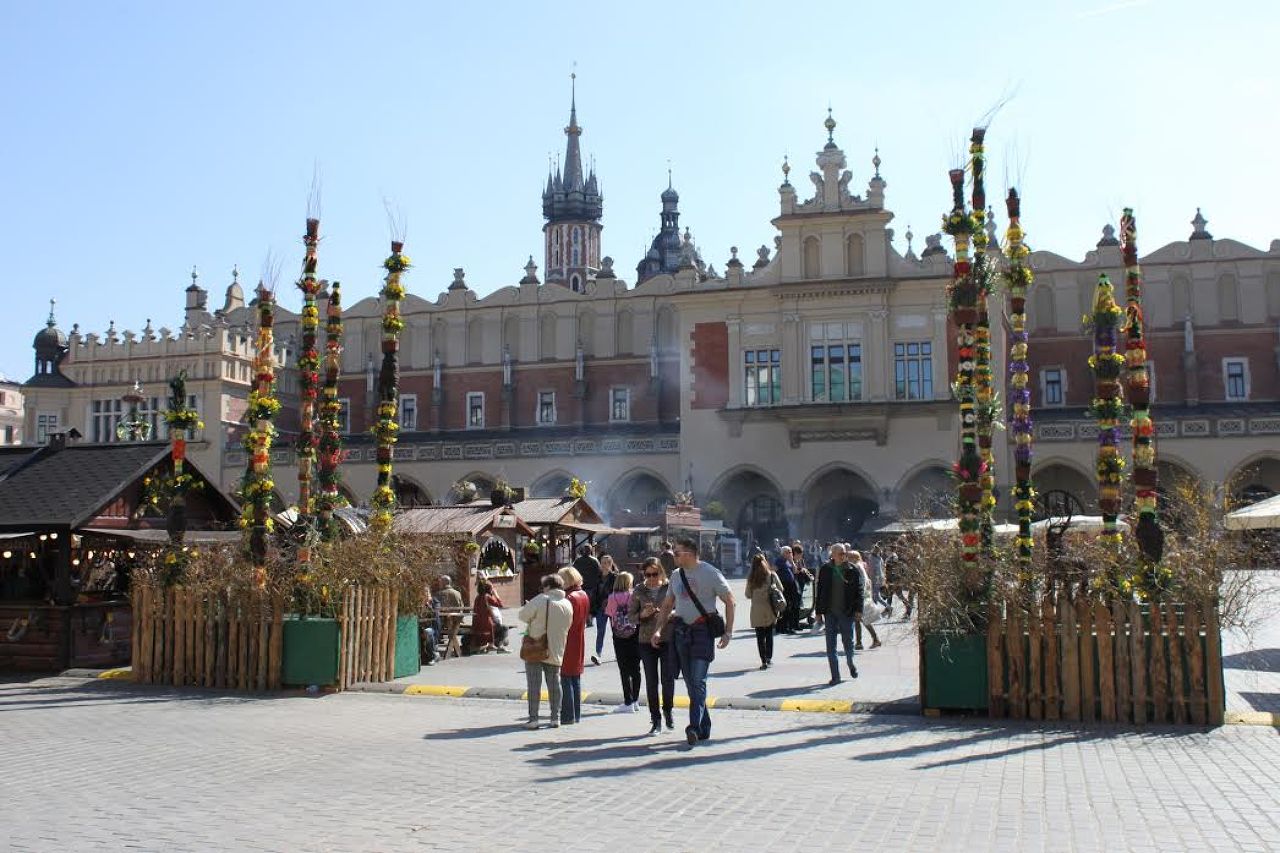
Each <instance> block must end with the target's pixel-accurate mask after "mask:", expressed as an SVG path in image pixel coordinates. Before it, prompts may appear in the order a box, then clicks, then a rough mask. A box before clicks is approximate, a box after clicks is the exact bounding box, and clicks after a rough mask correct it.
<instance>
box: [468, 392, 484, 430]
mask: <svg viewBox="0 0 1280 853" xmlns="http://www.w3.org/2000/svg"><path fill="white" fill-rule="evenodd" d="M467 429H484V392H483V391H469V392H467Z"/></svg>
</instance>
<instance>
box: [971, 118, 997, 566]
mask: <svg viewBox="0 0 1280 853" xmlns="http://www.w3.org/2000/svg"><path fill="white" fill-rule="evenodd" d="M986 134H987V130H986V128H984V127H975V128H974V129H973V135H972V137H971V138H970V140H969V162H970V165H971V168H972V170H973V190H972V196H971V198H972V205H973V213H972V217H973V269H972V272H971V273H970V274H971V276H972V277H973V283H974V287H975V289H976V291H977V294H976V296H977V308H978V316H977V321H976V323H975V324H974V330H973V347H974V368H973V382H974V400H975V403H976V407H977V427H976V431H977V436H978V455H979V456H980V458H981V459H982V472H981V473H980V474H979V475H978V483H979V485H980V486H981V489H982V495H981V498H980V499H979V503H978V524H979V533H980V536H981V543H982V547H983V549H989V548H990V547H991V540H992V536H993V533H994V530H995V509H996V494H995V490H996V457H995V450H994V448H993V443H994V434H995V422H996V417H995V415H996V411H995V409H996V390H995V372H994V371H993V369H992V367H991V317H990V314H989V313H988V311H987V297H988V295H989V294H990V293H991V279H992V274H993V270H992V265H991V260H990V258H989V257H988V256H987V229H986V210H987V188H986V176H985V172H986V169H985V167H986V154H985V148H984V144H983V143H984V140H985V138H986Z"/></svg>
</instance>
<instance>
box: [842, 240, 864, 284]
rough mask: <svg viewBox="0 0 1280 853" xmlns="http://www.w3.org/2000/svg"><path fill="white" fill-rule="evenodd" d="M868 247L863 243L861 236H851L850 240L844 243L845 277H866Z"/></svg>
mask: <svg viewBox="0 0 1280 853" xmlns="http://www.w3.org/2000/svg"><path fill="white" fill-rule="evenodd" d="M865 252H866V246H865V244H864V243H863V240H862V235H861V234H850V235H849V239H847V240H845V241H844V271H845V275H849V276H855V275H864V274H865V269H866V263H865V260H864V255H865Z"/></svg>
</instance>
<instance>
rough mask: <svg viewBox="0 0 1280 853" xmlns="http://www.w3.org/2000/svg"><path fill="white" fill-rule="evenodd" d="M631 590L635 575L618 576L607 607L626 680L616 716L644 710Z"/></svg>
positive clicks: (617, 658) (615, 578) (614, 652)
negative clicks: (641, 697)
mask: <svg viewBox="0 0 1280 853" xmlns="http://www.w3.org/2000/svg"><path fill="white" fill-rule="evenodd" d="M631 587H632V579H631V573H630V572H618V573H617V574H616V575H615V577H614V581H613V592H611V593H609V600H608V601H607V602H606V603H605V607H604V610H605V613H606V615H608V617H609V624H610V625H611V626H612V627H613V655H614V658H615V659H616V660H617V661H618V676H619V677H620V678H621V679H622V704H621V705H619V706H618V707H616V708H614V709H613V710H614V713H625V714H634V713H635V712H636V711H639V710H640V638H639V636H638V635H637V634H638V632H637V630H636V623H635V622H633V621H632V619H631V599H632V590H631Z"/></svg>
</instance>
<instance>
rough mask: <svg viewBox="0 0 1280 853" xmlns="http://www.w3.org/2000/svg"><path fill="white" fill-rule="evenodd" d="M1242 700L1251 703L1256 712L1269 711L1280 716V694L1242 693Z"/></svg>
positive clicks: (1240, 694)
mask: <svg viewBox="0 0 1280 853" xmlns="http://www.w3.org/2000/svg"><path fill="white" fill-rule="evenodd" d="M1238 695H1239V696H1240V698H1241V699H1243V700H1244V701H1246V702H1248V703H1249V707H1251V708H1252V709H1253V710H1255V711H1269V712H1271V713H1273V714H1280V693H1256V692H1245V691H1241V692H1240V693H1239V694H1238Z"/></svg>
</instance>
